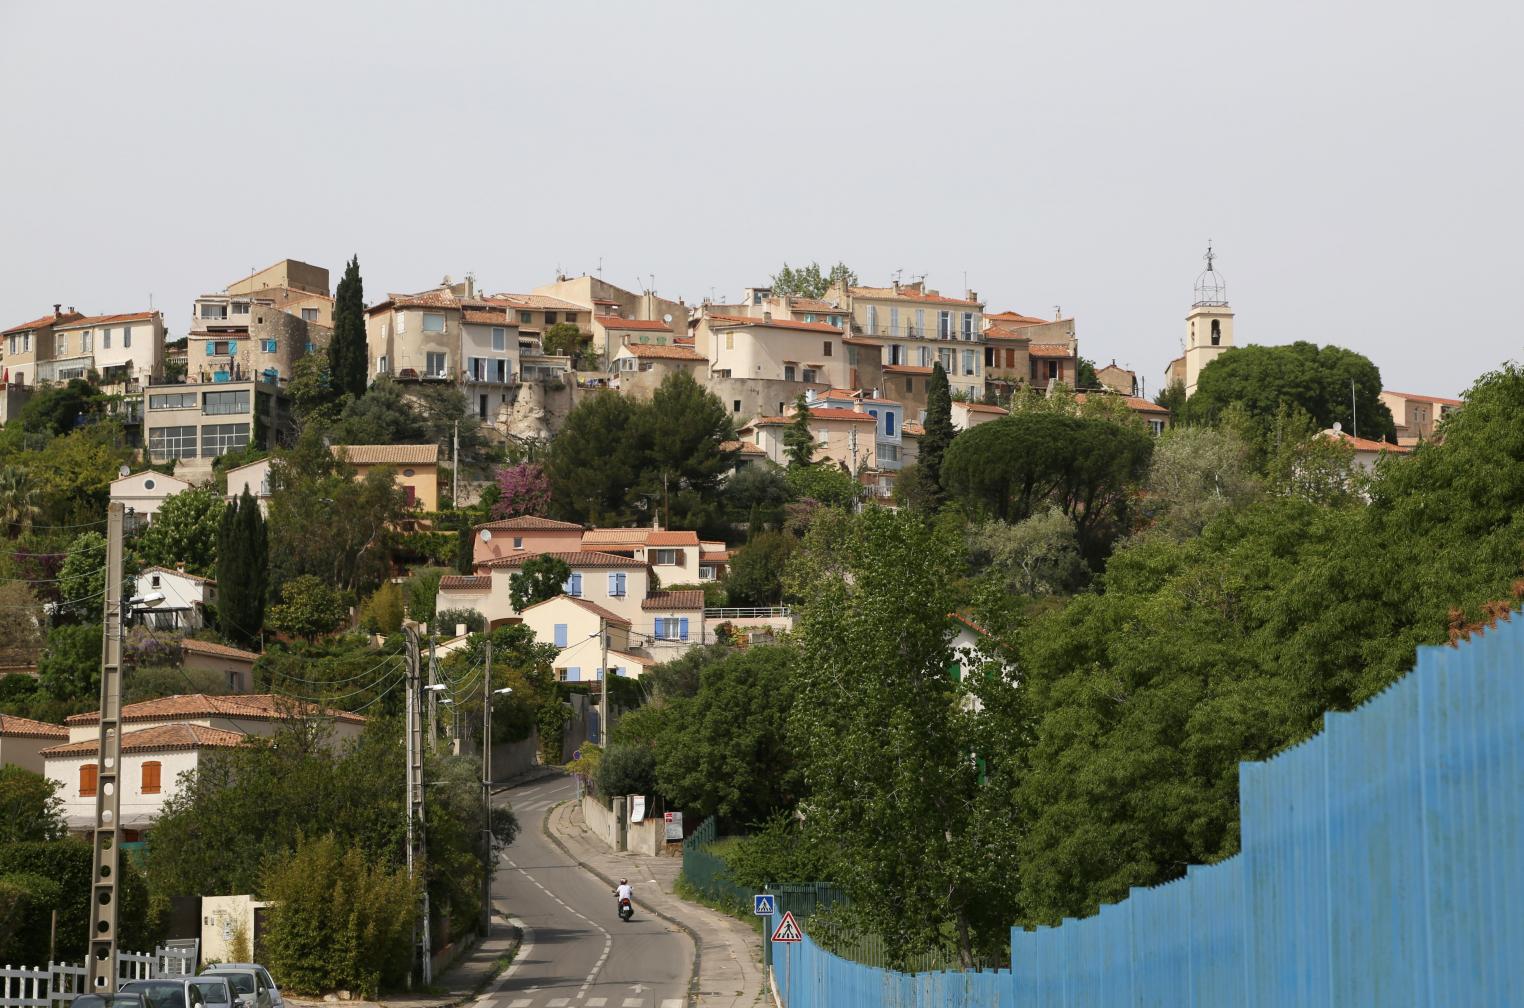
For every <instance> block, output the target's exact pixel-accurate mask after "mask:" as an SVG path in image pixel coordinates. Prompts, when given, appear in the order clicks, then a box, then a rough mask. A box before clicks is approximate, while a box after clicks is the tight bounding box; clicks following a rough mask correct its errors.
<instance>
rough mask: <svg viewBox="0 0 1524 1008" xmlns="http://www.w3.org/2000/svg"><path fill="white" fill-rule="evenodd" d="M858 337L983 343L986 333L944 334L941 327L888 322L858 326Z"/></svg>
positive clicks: (975, 331) (952, 331) (977, 331)
mask: <svg viewBox="0 0 1524 1008" xmlns="http://www.w3.org/2000/svg"><path fill="white" fill-rule="evenodd" d="M856 329H857V333H858V335H861V336H870V337H873V338H875V339H902V340H932V341H937V342H946V343H983V342H984V333H983V332H981V331H979V330H978V329H971V330H969V331H967V332H965V331H963V330H962V329H958V328H953V329H951V330H948V331H947V332H945V333H944V332H943V331H942V329H941V328H940V327H939V326H918V325H915V324H914V323H911V322H901V323H900V324H899V325H893V324H890V323H887V322H873V323H869V322H862V321H859V322H858V323H857V326H856Z"/></svg>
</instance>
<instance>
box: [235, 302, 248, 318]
mask: <svg viewBox="0 0 1524 1008" xmlns="http://www.w3.org/2000/svg"><path fill="white" fill-rule="evenodd" d="M233 314H234V315H247V314H249V302H247V301H234V302H233Z"/></svg>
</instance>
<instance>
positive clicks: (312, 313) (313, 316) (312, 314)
mask: <svg viewBox="0 0 1524 1008" xmlns="http://www.w3.org/2000/svg"><path fill="white" fill-rule="evenodd" d="M317 318H318V310H317V309H316V308H303V309H302V321H303V322H316V321H317Z"/></svg>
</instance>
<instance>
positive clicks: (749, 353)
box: [693, 308, 851, 388]
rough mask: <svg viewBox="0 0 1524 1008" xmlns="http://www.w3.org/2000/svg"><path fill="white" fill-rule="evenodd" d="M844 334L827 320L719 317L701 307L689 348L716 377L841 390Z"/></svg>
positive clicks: (844, 381)
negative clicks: (795, 383)
mask: <svg viewBox="0 0 1524 1008" xmlns="http://www.w3.org/2000/svg"><path fill="white" fill-rule="evenodd" d="M845 335H846V333H845V332H844V331H843V330H842V329H841V328H839V327H837V326H833V325H830V324H829V323H826V322H807V321H804V320H802V319H786V318H778V317H777V316H775V315H773V314H771V313H770V312H764V313H763V315H762V317H761V318H748V317H745V316H740V315H724V314H719V313H716V312H713V311H711V310H709V309H707V308H706V309H705V310H704V311H703V313H702V314H701V315H700V316H699V320H698V325H697V327H696V328H695V330H694V347H693V348H694V350H696V351H697V352H698V353H699V354H701V355H703V356H704V357H705V358H706V359H707V360H708V361H709V369H710V372H711V373H712V374H713V375H714V376H715V377H717V378H733V379H743V380H759V379H760V380H764V381H782V382H801V383H803V384H805V385H817V384H823V385H825V386H827V387H831V388H840V387H845V386H846V385H847V384H848V383H849V381H850V378H851V375H850V373H849V371H850V365H849V364H848V362H847V354H846V344H844V343H842V337H843V336H845Z"/></svg>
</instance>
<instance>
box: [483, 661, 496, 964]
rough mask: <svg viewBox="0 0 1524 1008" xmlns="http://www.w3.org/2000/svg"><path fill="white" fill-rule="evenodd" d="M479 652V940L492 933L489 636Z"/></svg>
mask: <svg viewBox="0 0 1524 1008" xmlns="http://www.w3.org/2000/svg"><path fill="white" fill-rule="evenodd" d="M483 647H484V648H485V650H484V651H483V652H482V816H483V819H482V940H483V941H485V940H486V939H487V938H488V937H489V936H490V935H491V934H492V868H493V863H494V859H493V857H492V638H491V637H488V638H487V640H486V643H485V644H484V645H483Z"/></svg>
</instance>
